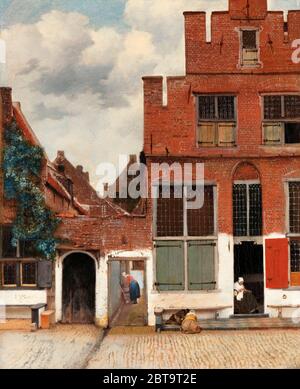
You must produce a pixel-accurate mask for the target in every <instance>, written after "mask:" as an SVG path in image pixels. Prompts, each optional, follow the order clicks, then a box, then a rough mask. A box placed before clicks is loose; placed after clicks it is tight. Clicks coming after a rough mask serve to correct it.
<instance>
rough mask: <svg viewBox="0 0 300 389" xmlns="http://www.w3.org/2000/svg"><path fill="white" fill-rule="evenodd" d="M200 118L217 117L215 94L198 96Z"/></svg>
mask: <svg viewBox="0 0 300 389" xmlns="http://www.w3.org/2000/svg"><path fill="white" fill-rule="evenodd" d="M198 103H199V119H215V118H216V112H215V96H198Z"/></svg>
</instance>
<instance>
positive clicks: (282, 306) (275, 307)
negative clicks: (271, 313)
mask: <svg viewBox="0 0 300 389" xmlns="http://www.w3.org/2000/svg"><path fill="white" fill-rule="evenodd" d="M267 307H268V308H273V309H277V312H278V317H279V318H280V319H282V310H283V309H284V308H300V305H299V304H295V305H292V304H286V305H284V304H283V305H267Z"/></svg>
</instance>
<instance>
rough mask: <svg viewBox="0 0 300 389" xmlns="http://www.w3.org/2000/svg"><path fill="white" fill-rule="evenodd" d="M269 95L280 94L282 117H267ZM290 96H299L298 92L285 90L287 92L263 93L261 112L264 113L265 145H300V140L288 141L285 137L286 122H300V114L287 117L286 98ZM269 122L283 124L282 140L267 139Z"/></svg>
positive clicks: (263, 133)
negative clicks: (266, 106)
mask: <svg viewBox="0 0 300 389" xmlns="http://www.w3.org/2000/svg"><path fill="white" fill-rule="evenodd" d="M268 96H280V97H281V117H280V118H277V119H266V118H265V97H268ZM289 96H299V97H300V94H299V93H298V92H285V93H263V94H261V95H260V97H261V114H262V144H263V145H264V146H279V147H280V146H286V147H297V146H300V142H298V143H286V137H285V124H288V123H295V124H300V116H299V117H298V118H297V117H295V118H287V117H286V116H285V98H286V97H289ZM268 124H274V125H276V124H278V125H280V126H281V129H280V132H281V135H280V141H279V142H271V141H268V140H267V139H265V130H264V129H265V125H268Z"/></svg>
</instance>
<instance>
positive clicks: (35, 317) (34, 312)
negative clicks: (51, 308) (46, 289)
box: [31, 303, 47, 328]
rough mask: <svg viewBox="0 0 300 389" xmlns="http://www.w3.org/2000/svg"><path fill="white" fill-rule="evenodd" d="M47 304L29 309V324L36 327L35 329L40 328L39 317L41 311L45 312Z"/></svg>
mask: <svg viewBox="0 0 300 389" xmlns="http://www.w3.org/2000/svg"><path fill="white" fill-rule="evenodd" d="M46 307H47V304H45V303H40V304H36V305H33V306H32V307H31V323H32V324H35V325H36V328H40V315H41V310H45V309H46Z"/></svg>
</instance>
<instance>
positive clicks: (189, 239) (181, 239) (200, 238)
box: [152, 182, 219, 294]
mask: <svg viewBox="0 0 300 389" xmlns="http://www.w3.org/2000/svg"><path fill="white" fill-rule="evenodd" d="M160 185H163V182H160V183H157V184H154V185H153V188H152V190H153V191H154V193H155V196H154V199H153V203H152V204H153V212H152V230H153V238H152V240H153V290H154V291H155V292H157V293H173V294H175V293H177V294H178V293H180V294H182V293H188V294H196V293H197V294H199V293H214V292H218V290H219V280H218V275H219V255H218V236H217V234H218V223H217V215H218V188H217V185H216V184H215V183H214V182H205V183H204V186H212V187H213V207H214V235H212V236H188V235H187V208H186V206H185V204H186V201H187V199H186V189H185V190H184V194H185V200H183V201H184V217H183V221H184V236H170V237H159V236H157V234H156V220H157V218H156V216H157V214H156V212H157V195H158V191H159V186H160ZM173 185H174V186H176V185H178V184H176V183H173ZM191 185H192V183H191ZM186 186H189V185H186ZM164 241H174V242H176V241H178V242H181V243H183V247H184V250H183V262H184V289H183V290H168V291H160V290H159V288H158V287H157V286H156V282H157V273H156V271H157V268H156V242H160V243H161V242H164ZM193 241H199V242H201V241H205V242H211V243H212V244H214V269H215V280H216V284H215V288H214V289H211V290H206V289H203V290H190V289H189V277H188V266H189V263H188V243H189V242H193Z"/></svg>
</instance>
